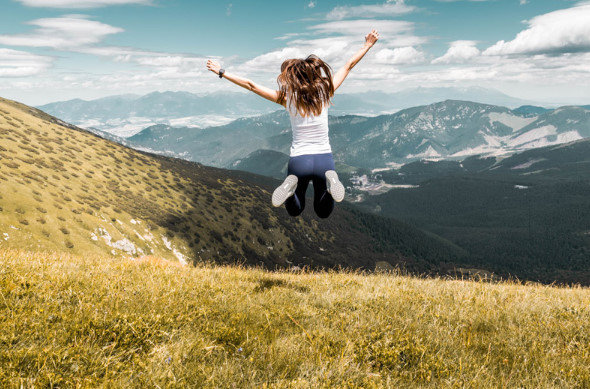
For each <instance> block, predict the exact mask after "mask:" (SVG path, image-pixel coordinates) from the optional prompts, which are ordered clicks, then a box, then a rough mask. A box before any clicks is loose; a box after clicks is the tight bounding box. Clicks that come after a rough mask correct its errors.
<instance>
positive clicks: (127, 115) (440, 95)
mask: <svg viewBox="0 0 590 389" xmlns="http://www.w3.org/2000/svg"><path fill="white" fill-rule="evenodd" d="M446 99H455V100H470V101H480V102H486V103H489V104H496V105H505V106H509V107H516V106H519V105H523V104H529V103H530V102H528V101H525V100H521V99H517V98H513V97H511V96H508V95H506V94H503V93H501V92H498V91H496V90H493V89H485V88H477V87H471V88H453V87H447V88H442V87H440V88H434V87H433V88H424V87H420V88H412V89H406V90H402V91H399V92H395V93H385V92H379V91H367V92H363V93H349V94H337V95H336V96H335V98H334V106H333V107H332V110H331V112H332V114H335V115H348V114H357V115H365V116H375V115H379V114H385V113H393V112H396V111H398V110H400V109H404V108H410V107H412V106H416V105H424V104H430V103H432V102H434V101H442V100H446ZM38 108H39V109H41V110H43V111H45V112H48V113H50V114H52V115H54V116H56V117H59V118H61V119H62V120H65V121H67V122H69V123H73V124H76V125H78V126H81V127H84V128H96V129H98V130H102V131H106V132H110V133H112V134H114V135H118V136H123V137H128V136H131V135H133V134H135V133H136V132H138V131H140V130H141V129H143V128H146V127H149V126H151V125H155V124H166V125H171V126H187V127H199V128H202V127H208V126H213V125H221V124H226V123H228V122H230V121H231V120H234V119H237V118H241V117H246V116H255V115H260V114H264V113H270V112H272V111H274V110H276V109H277V105H276V104H273V103H270V102H268V101H266V100H264V99H262V98H260V97H258V96H255V95H253V94H251V93H248V94H247V93H235V92H214V93H210V94H193V93H189V92H153V93H150V94H147V95H143V96H140V95H133V94H128V95H117V96H109V97H105V98H100V99H96V100H90V101H85V100H80V99H75V100H68V101H62V102H55V103H50V104H46V105H43V106H40V107H38Z"/></svg>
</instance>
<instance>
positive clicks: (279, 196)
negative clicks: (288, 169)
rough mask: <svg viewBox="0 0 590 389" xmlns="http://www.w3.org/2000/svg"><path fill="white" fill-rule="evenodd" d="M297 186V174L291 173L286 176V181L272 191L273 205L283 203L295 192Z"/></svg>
mask: <svg viewBox="0 0 590 389" xmlns="http://www.w3.org/2000/svg"><path fill="white" fill-rule="evenodd" d="M296 188H297V176H294V175H292V174H291V175H289V176H287V178H285V181H283V183H282V184H281V185H280V186H279V187H278V188H276V189H275V191H274V192H273V193H272V205H273V206H275V207H280V206H281V205H283V203H284V202H285V201H286V200H287V199H288V198H289V197H291V196H293V193H295V189H296Z"/></svg>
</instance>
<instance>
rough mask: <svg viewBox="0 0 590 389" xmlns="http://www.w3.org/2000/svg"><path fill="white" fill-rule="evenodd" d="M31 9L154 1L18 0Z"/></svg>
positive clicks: (87, 6)
mask: <svg viewBox="0 0 590 389" xmlns="http://www.w3.org/2000/svg"><path fill="white" fill-rule="evenodd" d="M17 1H18V2H20V3H22V4H24V5H26V6H29V7H46V8H78V9H80V8H97V7H104V6H108V5H122V4H151V3H152V0H17Z"/></svg>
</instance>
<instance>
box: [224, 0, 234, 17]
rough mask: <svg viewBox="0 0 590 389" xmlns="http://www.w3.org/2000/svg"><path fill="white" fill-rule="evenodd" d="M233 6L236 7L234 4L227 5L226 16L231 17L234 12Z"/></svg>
mask: <svg viewBox="0 0 590 389" xmlns="http://www.w3.org/2000/svg"><path fill="white" fill-rule="evenodd" d="M233 6H234V5H233V4H232V3H229V4H228V5H227V7H225V14H226V15H227V16H231V11H232V8H233Z"/></svg>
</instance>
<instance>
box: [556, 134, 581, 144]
mask: <svg viewBox="0 0 590 389" xmlns="http://www.w3.org/2000/svg"><path fill="white" fill-rule="evenodd" d="M580 139H584V137H583V136H582V135H580V133H579V132H578V131H568V132H564V133H562V134H559V135H557V140H556V141H555V143H567V142H573V141H576V140H580Z"/></svg>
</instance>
